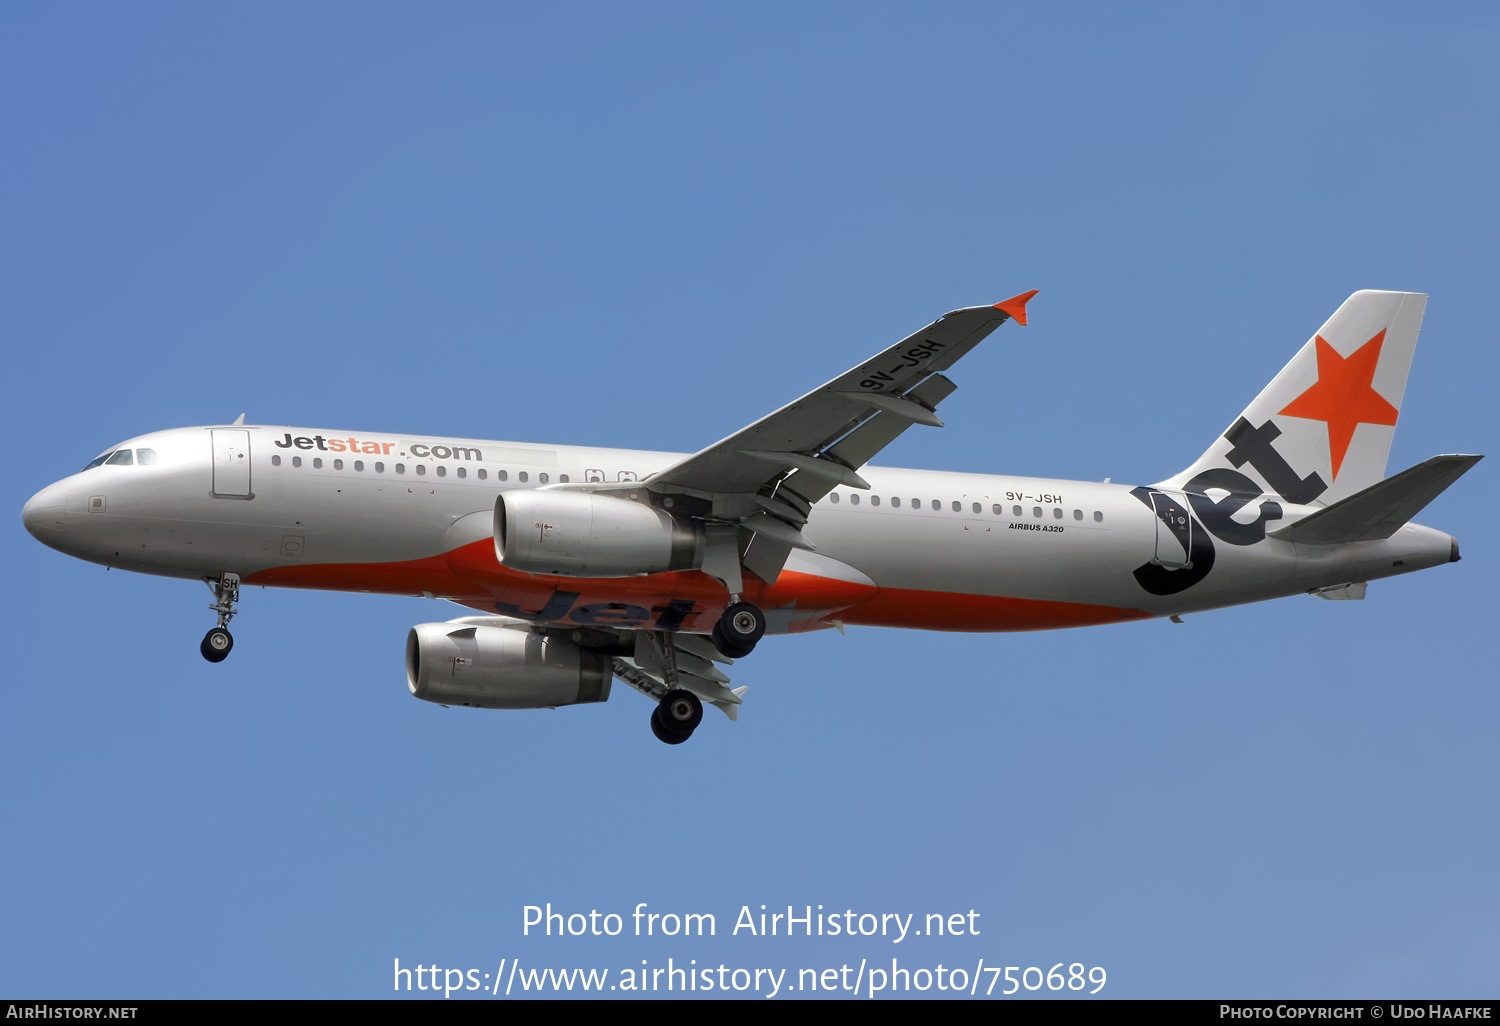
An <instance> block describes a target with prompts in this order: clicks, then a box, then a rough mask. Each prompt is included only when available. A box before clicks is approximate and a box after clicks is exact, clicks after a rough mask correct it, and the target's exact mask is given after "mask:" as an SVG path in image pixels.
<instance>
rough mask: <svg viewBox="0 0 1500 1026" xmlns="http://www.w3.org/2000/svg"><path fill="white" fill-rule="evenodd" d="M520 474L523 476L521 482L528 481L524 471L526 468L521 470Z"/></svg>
mask: <svg viewBox="0 0 1500 1026" xmlns="http://www.w3.org/2000/svg"><path fill="white" fill-rule="evenodd" d="M518 476H519V477H520V478H521V483H522V484H525V483H526V471H524V470H523V471H521V473H520V474H519V475H518Z"/></svg>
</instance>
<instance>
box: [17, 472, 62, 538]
mask: <svg viewBox="0 0 1500 1026" xmlns="http://www.w3.org/2000/svg"><path fill="white" fill-rule="evenodd" d="M67 511H68V496H67V489H66V488H65V487H64V485H63V483H62V482H61V481H59V482H57V483H56V484H50V485H48V486H47V487H46V488H43V489H42V490H41V491H39V492H37V493H36V494H35V495H33V496H32V497H31V498H30V499H28V500H27V502H26V505H25V506H23V507H21V523H23V524H25V525H26V530H28V531H30V532H31V536H32V537H33V538H35V539H36V540H37V541H40V542H43V543H46V544H49V545H50V544H51V543H52V542H53V541H54V540H56V539H57V538H58V537H59V536H60V535H61V534H62V528H63V518H64V516H66V514H67Z"/></svg>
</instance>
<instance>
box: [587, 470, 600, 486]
mask: <svg viewBox="0 0 1500 1026" xmlns="http://www.w3.org/2000/svg"><path fill="white" fill-rule="evenodd" d="M583 480H584V482H585V483H587V484H603V483H604V471H602V470H594V469H593V468H590V469H588V470H585V471H584V472H583Z"/></svg>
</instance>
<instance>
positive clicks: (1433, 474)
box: [1270, 455, 1484, 545]
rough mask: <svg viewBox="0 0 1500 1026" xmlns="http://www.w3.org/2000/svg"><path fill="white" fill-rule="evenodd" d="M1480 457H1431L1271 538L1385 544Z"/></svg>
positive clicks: (1326, 543)
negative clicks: (1383, 542)
mask: <svg viewBox="0 0 1500 1026" xmlns="http://www.w3.org/2000/svg"><path fill="white" fill-rule="evenodd" d="M1483 458H1484V457H1483V456H1458V455H1454V456H1434V457H1432V459H1430V460H1424V461H1423V462H1421V463H1418V464H1417V465H1416V466H1415V467H1411V468H1410V469H1407V470H1403V471H1402V472H1401V473H1399V474H1397V475H1395V476H1394V477H1388V478H1386V479H1385V480H1384V481H1377V482H1376V483H1375V484H1372V485H1371V486H1370V487H1368V488H1366V489H1364V490H1363V491H1359V492H1355V493H1354V494H1353V495H1351V496H1349V497H1348V498H1347V499H1341V500H1340V501H1338V502H1336V503H1334V504H1333V505H1332V506H1329V507H1327V508H1326V509H1320V510H1318V511H1317V512H1316V513H1313V514H1311V515H1310V516H1306V517H1303V518H1302V519H1301V520H1299V521H1297V522H1296V523H1295V524H1292V525H1290V526H1288V527H1283V528H1282V529H1281V530H1279V531H1272V532H1270V537H1272V538H1280V539H1281V540H1282V541H1289V542H1296V543H1298V544H1299V545H1339V544H1343V543H1345V542H1358V541H1379V540H1380V539H1382V538H1389V537H1390V536H1391V535H1393V534H1395V533H1396V531H1397V530H1399V529H1400V528H1401V525H1403V524H1405V523H1407V522H1408V521H1409V520H1411V518H1412V517H1414V516H1416V515H1417V514H1418V513H1420V512H1421V511H1422V508H1423V507H1424V506H1426V505H1427V504H1428V503H1429V502H1431V501H1432V500H1433V499H1435V498H1437V497H1438V496H1439V495H1441V494H1442V492H1443V489H1445V488H1447V487H1448V486H1449V485H1451V484H1452V483H1453V482H1454V481H1457V480H1458V479H1459V478H1460V477H1462V476H1463V475H1464V473H1465V472H1466V471H1467V470H1468V469H1469V468H1470V467H1472V466H1473V465H1474V464H1476V463H1478V462H1479V461H1480V460H1482V459H1483Z"/></svg>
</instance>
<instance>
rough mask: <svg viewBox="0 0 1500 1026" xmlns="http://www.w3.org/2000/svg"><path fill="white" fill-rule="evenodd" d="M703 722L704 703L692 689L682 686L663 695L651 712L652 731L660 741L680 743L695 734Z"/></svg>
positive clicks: (670, 743) (672, 743)
mask: <svg viewBox="0 0 1500 1026" xmlns="http://www.w3.org/2000/svg"><path fill="white" fill-rule="evenodd" d="M702 722H703V703H702V702H700V701H698V696H697V695H695V694H693V693H692V692H691V691H683V690H681V689H680V688H679V689H678V690H675V691H668V692H667V693H666V694H665V695H663V696H662V700H661V701H660V702H659V703H658V704H657V706H656V709H655V710H654V711H653V712H652V713H651V733H653V734H655V735H656V739H657V740H658V741H662V742H665V743H666V744H669V745H680V744H682V743H683V742H684V741H686V740H687V739H688V738H690V737H692V736H693V731H694V730H696V729H697V728H698V724H700V723H702Z"/></svg>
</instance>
